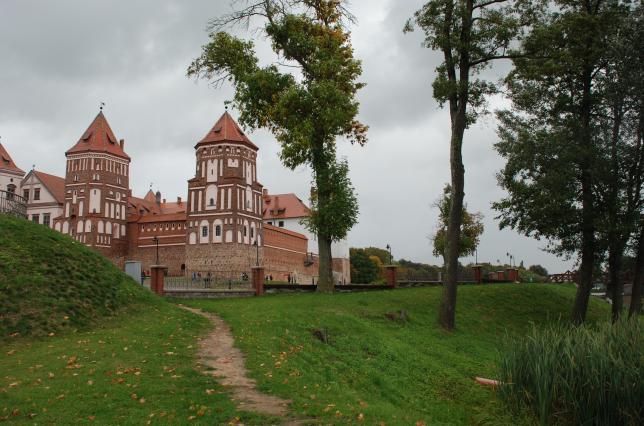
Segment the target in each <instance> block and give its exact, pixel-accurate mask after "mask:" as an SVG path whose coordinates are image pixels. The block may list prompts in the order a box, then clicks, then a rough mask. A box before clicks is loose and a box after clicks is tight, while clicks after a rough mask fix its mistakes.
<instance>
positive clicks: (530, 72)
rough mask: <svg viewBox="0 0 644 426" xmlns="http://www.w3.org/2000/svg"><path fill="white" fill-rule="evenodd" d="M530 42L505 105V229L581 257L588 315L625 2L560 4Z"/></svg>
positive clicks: (579, 313)
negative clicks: (617, 32)
mask: <svg viewBox="0 0 644 426" xmlns="http://www.w3.org/2000/svg"><path fill="white" fill-rule="evenodd" d="M551 3H552V5H551V8H550V9H549V10H548V12H547V13H546V14H544V15H543V16H541V17H540V18H541V19H540V20H539V21H538V22H535V24H534V28H533V30H532V31H531V33H530V34H529V35H528V36H527V37H526V39H525V40H524V41H523V42H522V43H521V47H520V51H519V52H518V53H517V58H516V59H515V60H514V64H515V69H514V70H513V72H512V73H511V74H510V76H509V77H508V79H507V84H508V89H509V92H510V97H511V99H512V104H513V110H512V111H502V112H500V113H499V114H498V117H499V119H500V122H501V124H500V128H499V136H500V142H499V143H498V144H497V145H496V148H497V150H498V152H499V153H500V154H501V155H502V156H503V157H505V158H506V160H507V164H506V166H505V168H504V169H503V171H502V172H501V174H500V175H499V181H500V184H501V186H502V187H503V188H504V189H506V190H507V191H508V197H506V198H505V199H503V200H501V201H500V202H497V203H495V204H494V207H495V208H496V209H497V210H498V211H500V213H501V218H502V220H501V227H505V226H510V227H512V228H515V229H517V230H519V231H521V232H523V233H525V234H526V235H533V236H536V237H537V238H540V237H544V238H546V239H548V240H549V242H550V248H551V250H552V251H554V252H557V253H560V254H567V255H575V254H577V255H578V256H579V258H580V260H581V262H580V263H581V264H580V274H579V275H580V278H579V281H580V282H579V286H578V288H577V295H576V298H575V302H574V306H573V312H572V320H573V323H575V324H580V323H582V322H583V321H584V319H585V316H586V311H587V308H588V300H589V296H590V290H591V288H592V278H593V270H594V268H595V266H596V264H597V263H598V261H599V258H600V254H601V250H599V248H600V247H598V241H597V233H598V226H599V221H600V220H601V211H600V210H601V209H600V208H599V207H598V200H597V190H598V184H599V183H600V182H601V180H602V179H604V178H605V173H603V172H602V165H603V164H605V161H604V156H605V153H604V150H603V148H602V146H601V137H600V136H601V135H600V131H599V126H598V121H597V119H596V118H597V117H598V116H600V115H601V113H602V111H603V110H602V96H601V91H600V90H599V89H598V84H599V79H600V78H601V76H602V75H603V74H602V73H603V72H604V71H605V67H606V57H607V52H608V46H609V45H610V39H611V37H612V35H613V34H614V29H615V28H616V25H615V24H616V23H617V22H618V21H619V19H620V16H622V15H623V13H624V10H625V9H623V8H622V7H621V6H620V5H619V4H618V2H617V1H604V0H556V1H553V2H551Z"/></svg>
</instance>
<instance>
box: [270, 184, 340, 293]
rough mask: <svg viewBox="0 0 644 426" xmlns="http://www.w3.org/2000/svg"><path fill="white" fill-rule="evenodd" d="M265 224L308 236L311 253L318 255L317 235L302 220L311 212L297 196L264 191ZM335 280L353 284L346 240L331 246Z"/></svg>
mask: <svg viewBox="0 0 644 426" xmlns="http://www.w3.org/2000/svg"><path fill="white" fill-rule="evenodd" d="M263 199H264V211H263V220H264V223H267V224H269V225H273V226H277V227H279V228H284V229H288V230H289V231H294V232H298V233H300V234H304V235H306V237H307V238H308V239H309V249H308V251H309V253H313V254H315V255H317V254H319V253H318V251H319V250H318V241H317V235H315V234H314V233H312V232H311V231H309V230H308V229H307V227H306V226H304V224H303V223H302V220H303V219H304V218H306V217H308V216H309V214H310V210H309V208H308V207H307V206H306V204H304V202H302V200H300V199H299V198H298V197H297V195H295V194H292V193H291V194H274V195H269V194H268V191H266V190H264V195H263ZM331 256H332V257H333V263H334V267H333V270H334V271H342V272H334V275H335V279H336V281H337V282H339V283H350V282H351V266H350V262H349V242H348V241H347V240H346V239H344V240H341V241H337V242H334V243H332V244H331Z"/></svg>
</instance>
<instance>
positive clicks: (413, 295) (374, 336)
mask: <svg viewBox="0 0 644 426" xmlns="http://www.w3.org/2000/svg"><path fill="white" fill-rule="evenodd" d="M440 292H441V289H440V288H438V287H433V288H414V289H404V290H395V291H383V292H369V293H353V294H339V295H331V296H327V295H317V294H289V295H276V296H267V297H264V298H254V299H244V300H194V301H190V302H189V304H190V305H191V306H195V307H200V308H202V309H205V310H208V311H212V312H216V313H218V314H220V315H221V316H222V317H223V318H224V319H225V320H226V321H227V322H228V323H229V324H230V325H231V327H232V329H233V333H234V334H235V337H236V338H237V344H238V345H239V347H240V348H241V349H242V350H243V351H244V353H245V354H246V355H247V357H248V358H247V366H248V367H249V369H250V370H251V373H252V375H253V377H254V378H256V379H257V380H258V383H259V385H260V389H262V390H264V391H265V392H271V393H275V394H277V395H279V396H282V397H285V398H290V399H292V400H293V405H292V410H293V411H294V412H295V413H297V414H300V415H304V416H308V417H314V418H316V419H318V420H320V422H321V423H322V424H354V423H355V424H380V422H383V423H384V424H386V425H388V426H389V425H410V424H412V425H413V424H420V425H422V424H428V425H429V424H432V425H433V424H464V425H469V424H495V425H497V424H533V423H534V422H535V420H534V419H533V418H530V417H528V415H526V416H525V417H522V418H518V419H516V418H512V417H510V415H509V414H508V412H507V409H506V407H505V406H503V405H502V403H501V401H500V400H499V398H497V396H496V395H495V393H494V391H492V390H490V389H489V388H485V387H482V386H480V385H478V384H477V383H475V381H474V377H476V376H483V377H489V378H494V377H497V376H496V374H497V361H498V355H499V353H500V351H501V350H502V349H503V346H504V345H505V344H506V342H507V341H508V339H507V338H508V337H510V336H517V335H521V334H524V333H526V332H527V331H528V330H530V329H531V327H533V325H536V326H541V325H545V324H548V323H553V322H556V321H559V320H563V321H568V318H569V315H570V309H571V306H572V302H573V298H574V294H575V290H574V287H573V286H557V285H543V284H541V285H537V284H521V285H486V286H464V287H461V288H459V300H458V307H457V329H456V331H454V332H453V333H446V332H444V331H442V330H441V329H440V328H439V327H438V325H437V323H436V317H437V311H436V310H437V307H438V302H439V298H440ZM400 310H404V311H405V312H406V314H407V316H408V318H407V319H401V318H400V316H399V315H395V314H394V315H388V314H391V313H395V312H398V311H400ZM608 312H609V308H608V305H606V304H605V303H604V302H600V301H598V300H596V299H595V300H592V301H591V304H590V309H589V314H588V320H589V322H591V323H592V322H596V321H598V320H604V319H607V318H608V315H609V314H608ZM390 317H391V318H390ZM320 331H322V334H326V336H327V342H326V343H325V342H323V341H322V340H321V339H320V338H319V337H320ZM316 335H317V336H316Z"/></svg>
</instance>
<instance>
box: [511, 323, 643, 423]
mask: <svg viewBox="0 0 644 426" xmlns="http://www.w3.org/2000/svg"><path fill="white" fill-rule="evenodd" d="M506 346H507V347H506V349H505V350H504V351H503V353H502V354H501V356H500V358H501V359H500V363H499V370H500V372H499V373H500V374H499V376H500V381H501V382H502V384H501V385H500V386H499V394H500V396H501V398H502V399H503V400H504V401H505V402H506V403H507V404H509V405H510V406H511V407H512V408H513V409H514V410H517V411H521V410H524V409H528V410H530V411H532V412H533V414H534V415H535V416H536V417H537V418H538V419H539V421H540V423H541V424H543V425H545V424H583V425H641V424H644V404H643V402H644V376H643V374H642V372H643V368H642V366H644V326H643V322H642V320H641V319H639V318H636V319H631V320H628V321H627V320H624V321H621V322H618V323H615V324H610V323H601V324H598V325H595V326H582V327H575V328H571V327H569V326H563V325H555V326H549V327H545V328H537V327H533V329H532V331H531V332H530V333H528V334H527V335H525V336H522V337H520V338H518V339H515V340H513V341H512V342H510V343H509V344H508V345H506Z"/></svg>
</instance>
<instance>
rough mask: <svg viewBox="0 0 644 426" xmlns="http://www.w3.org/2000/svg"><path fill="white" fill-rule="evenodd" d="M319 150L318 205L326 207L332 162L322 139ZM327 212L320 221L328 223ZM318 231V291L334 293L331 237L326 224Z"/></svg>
mask: <svg viewBox="0 0 644 426" xmlns="http://www.w3.org/2000/svg"><path fill="white" fill-rule="evenodd" d="M317 146H318V149H316V150H314V152H313V157H314V164H315V184H316V189H317V204H318V207H319V206H326V205H327V203H328V201H329V189H328V181H329V179H330V175H329V167H328V162H329V161H330V160H329V159H328V158H327V157H328V153H325V152H324V145H323V140H322V138H321V139H320V141H318V143H317ZM326 214H327V212H326V211H325V212H324V213H323V214H322V216H321V217H320V220H321V221H322V222H326V221H327V219H328V218H327V217H326ZM319 225H320V228H321V229H322V230H318V233H317V237H318V253H319V256H320V257H319V266H318V275H319V276H318V286H317V291H318V292H320V293H333V291H334V290H335V286H334V284H333V259H332V255H331V237H330V236H328V235H326V234H325V232H324V231H323V230H324V229H327V226H326V225H327V224H326V223H320V224H319Z"/></svg>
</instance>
